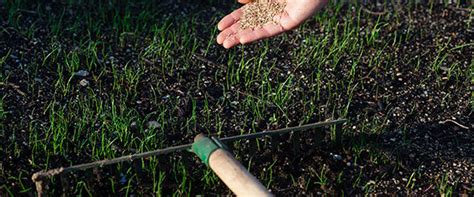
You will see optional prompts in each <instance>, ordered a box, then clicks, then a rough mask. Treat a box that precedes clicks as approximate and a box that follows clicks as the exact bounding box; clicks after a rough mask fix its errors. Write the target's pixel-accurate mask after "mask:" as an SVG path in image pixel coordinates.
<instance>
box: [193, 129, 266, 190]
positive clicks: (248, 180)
mask: <svg viewBox="0 0 474 197" xmlns="http://www.w3.org/2000/svg"><path fill="white" fill-rule="evenodd" d="M203 139H204V140H208V141H207V142H206V143H203V144H202V145H201V147H203V146H207V145H208V144H209V143H213V142H212V141H211V140H209V138H207V137H206V136H204V135H202V134H200V135H198V136H196V138H195V139H194V141H195V143H196V142H198V141H200V140H203ZM211 146H212V145H211ZM198 149H199V147H198ZM204 149H205V148H204ZM213 149H214V150H211V151H208V152H207V154H208V155H207V156H205V157H204V159H203V157H201V159H203V161H204V162H205V163H206V164H208V165H209V167H210V168H211V169H212V171H214V173H216V174H217V176H218V177H219V178H220V179H221V180H222V182H224V183H225V184H226V185H227V187H228V188H229V189H230V190H231V191H232V192H233V193H234V194H235V195H236V196H272V194H271V193H270V192H268V190H267V188H265V186H263V185H262V183H260V181H258V180H257V178H255V177H254V176H253V175H252V174H250V172H249V171H248V170H247V169H246V168H245V167H244V166H242V164H240V163H239V162H238V161H237V160H236V159H235V158H234V157H233V156H232V155H231V154H230V153H229V152H228V151H226V150H225V149H223V148H215V147H214V148H213ZM198 152H199V151H198ZM197 154H198V153H197ZM198 155H199V154H198Z"/></svg>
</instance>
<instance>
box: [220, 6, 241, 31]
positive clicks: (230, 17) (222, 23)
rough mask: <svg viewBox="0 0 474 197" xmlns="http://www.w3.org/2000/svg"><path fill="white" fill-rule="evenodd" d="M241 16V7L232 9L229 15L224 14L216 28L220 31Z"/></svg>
mask: <svg viewBox="0 0 474 197" xmlns="http://www.w3.org/2000/svg"><path fill="white" fill-rule="evenodd" d="M241 16H242V9H241V8H239V9H237V10H235V11H233V12H232V13H230V14H229V15H227V16H225V17H224V18H222V20H221V21H220V22H219V23H218V24H217V28H218V29H219V30H220V31H222V30H224V29H226V28H227V27H230V26H231V25H233V24H234V23H236V22H237V21H239V19H240V17H241Z"/></svg>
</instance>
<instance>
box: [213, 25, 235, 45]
mask: <svg viewBox="0 0 474 197" xmlns="http://www.w3.org/2000/svg"><path fill="white" fill-rule="evenodd" d="M238 31H239V23H234V24H233V25H232V26H230V27H228V28H227V29H224V31H222V32H221V33H219V35H217V43H219V44H222V43H224V41H225V40H226V39H227V38H228V37H230V36H232V35H234V34H236V33H237V32H238Z"/></svg>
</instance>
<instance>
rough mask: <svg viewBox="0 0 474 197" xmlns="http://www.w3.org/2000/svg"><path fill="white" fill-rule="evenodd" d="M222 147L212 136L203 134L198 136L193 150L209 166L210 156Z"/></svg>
mask: <svg viewBox="0 0 474 197" xmlns="http://www.w3.org/2000/svg"><path fill="white" fill-rule="evenodd" d="M219 148H220V147H219V146H218V145H217V144H216V143H215V142H214V141H213V140H212V139H210V138H208V137H206V136H204V135H202V136H199V138H198V137H197V139H196V140H195V141H194V143H193V145H192V150H193V152H194V153H196V155H197V156H198V157H199V159H201V160H202V161H203V162H204V163H205V164H206V165H207V166H209V157H210V156H211V154H212V153H213V152H214V151H215V150H217V149H219Z"/></svg>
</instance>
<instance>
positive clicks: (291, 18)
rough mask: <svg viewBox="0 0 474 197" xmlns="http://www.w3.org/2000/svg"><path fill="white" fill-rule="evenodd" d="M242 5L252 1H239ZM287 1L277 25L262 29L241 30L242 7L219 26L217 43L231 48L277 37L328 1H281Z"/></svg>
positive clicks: (225, 18) (269, 24)
mask: <svg viewBox="0 0 474 197" xmlns="http://www.w3.org/2000/svg"><path fill="white" fill-rule="evenodd" d="M238 1H239V2H240V3H244V4H245V3H249V2H250V1H251V0H238ZM280 1H287V2H286V7H285V8H284V11H283V13H282V14H281V15H278V16H276V17H277V19H278V20H277V24H271V23H268V24H265V25H263V27H261V28H255V29H250V28H248V29H244V30H242V29H240V27H239V20H240V17H242V15H243V9H242V7H241V8H239V9H237V10H235V11H234V12H232V13H230V14H229V15H227V16H225V17H224V18H223V19H222V20H221V21H220V22H219V24H218V25H217V28H218V29H219V30H220V31H221V32H220V33H219V35H217V43H219V44H221V45H223V46H224V47H225V48H227V49H228V48H231V47H233V46H235V45H238V44H246V43H250V42H254V41H257V40H261V39H265V38H269V37H272V36H276V35H278V34H281V33H283V32H285V31H288V30H291V29H293V28H295V27H297V26H298V25H300V24H301V23H303V22H304V21H305V20H306V19H307V18H309V17H311V16H312V15H313V14H314V13H315V12H316V11H318V10H320V9H321V8H322V7H324V6H325V5H326V4H327V2H328V0H280Z"/></svg>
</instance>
